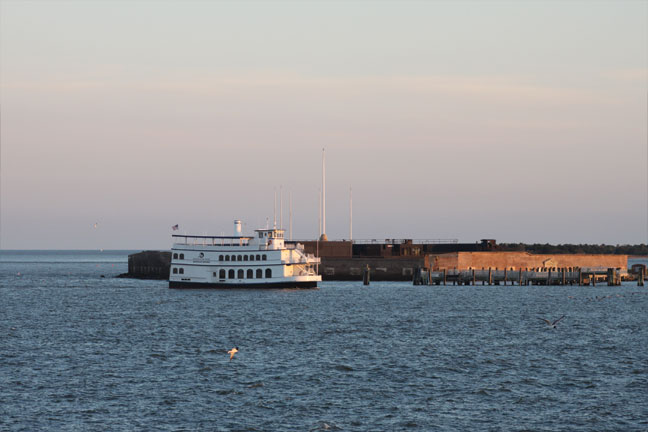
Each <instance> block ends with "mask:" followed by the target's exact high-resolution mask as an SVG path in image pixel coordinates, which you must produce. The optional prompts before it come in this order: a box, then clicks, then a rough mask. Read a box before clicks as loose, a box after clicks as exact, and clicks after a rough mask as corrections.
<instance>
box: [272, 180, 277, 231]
mask: <svg viewBox="0 0 648 432" xmlns="http://www.w3.org/2000/svg"><path fill="white" fill-rule="evenodd" d="M272 228H277V189H275V191H274V221H273V223H272Z"/></svg>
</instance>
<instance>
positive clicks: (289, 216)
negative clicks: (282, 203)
mask: <svg viewBox="0 0 648 432" xmlns="http://www.w3.org/2000/svg"><path fill="white" fill-rule="evenodd" d="M288 209H289V211H288V232H289V234H290V240H292V191H290V192H289V193H288Z"/></svg>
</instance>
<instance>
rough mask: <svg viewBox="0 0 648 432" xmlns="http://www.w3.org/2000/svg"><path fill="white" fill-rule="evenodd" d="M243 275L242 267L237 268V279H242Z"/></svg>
mask: <svg viewBox="0 0 648 432" xmlns="http://www.w3.org/2000/svg"><path fill="white" fill-rule="evenodd" d="M244 277H245V274H244V272H243V269H239V271H238V278H239V279H243V278H244Z"/></svg>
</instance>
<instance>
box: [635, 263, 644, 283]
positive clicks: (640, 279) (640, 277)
mask: <svg viewBox="0 0 648 432" xmlns="http://www.w3.org/2000/svg"><path fill="white" fill-rule="evenodd" d="M644 270H645V269H644V268H643V267H639V275H637V286H644V277H645V274H644Z"/></svg>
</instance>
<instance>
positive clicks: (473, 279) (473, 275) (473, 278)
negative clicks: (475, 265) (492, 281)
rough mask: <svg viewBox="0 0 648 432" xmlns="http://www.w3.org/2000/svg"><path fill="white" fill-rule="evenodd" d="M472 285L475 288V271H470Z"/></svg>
mask: <svg viewBox="0 0 648 432" xmlns="http://www.w3.org/2000/svg"><path fill="white" fill-rule="evenodd" d="M472 284H473V286H475V269H472Z"/></svg>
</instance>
